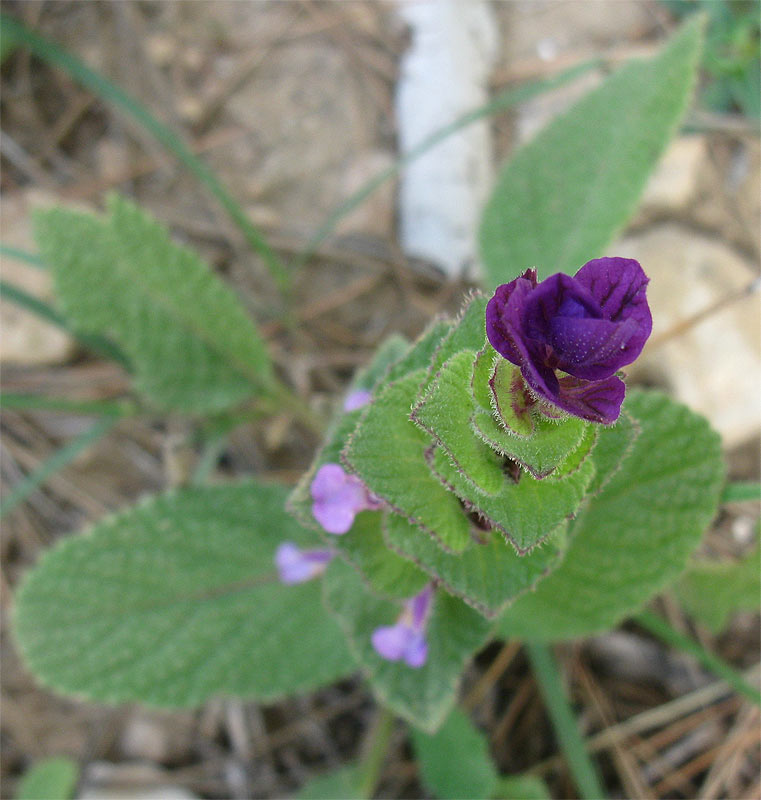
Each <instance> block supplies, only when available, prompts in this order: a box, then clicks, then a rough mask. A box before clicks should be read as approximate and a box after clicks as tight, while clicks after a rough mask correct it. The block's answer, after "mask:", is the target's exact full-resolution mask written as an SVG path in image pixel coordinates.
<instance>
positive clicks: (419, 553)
mask: <svg viewBox="0 0 761 800" xmlns="http://www.w3.org/2000/svg"><path fill="white" fill-rule="evenodd" d="M565 528H566V526H565V524H562V525H561V527H560V529H559V530H557V531H556V532H555V533H554V534H553V535H552V536H551V537H550V538H549V540H548V541H547V542H545V543H544V545H543V546H542V547H537V548H535V549H534V550H532V551H531V552H530V553H529V554H528V555H525V556H519V555H518V554H517V553H516V552H515V548H514V547H513V546H512V545H510V544H508V543H507V542H506V541H505V539H504V537H503V536H501V535H499V534H497V533H495V532H494V531H481V532H480V533H481V536H482V537H483V539H482V541H481V542H479V543H477V544H474V545H471V547H469V548H468V549H467V550H466V551H465V552H464V553H457V554H452V553H445V552H444V551H443V550H442V549H441V548H440V547H437V546H436V544H435V543H434V542H433V541H431V540H430V538H428V537H426V536H421V535H420V533H419V531H417V530H416V529H415V528H414V527H413V526H411V525H410V523H409V522H407V520H405V519H403V518H402V517H400V516H398V515H397V514H392V515H389V516H388V517H387V518H386V520H385V522H384V529H383V530H384V535H385V538H386V542H387V543H388V546H389V547H391V548H392V549H393V550H395V551H396V552H397V553H399V554H400V555H402V556H404V557H405V558H409V559H411V560H412V561H414V562H415V563H416V564H417V565H418V566H419V567H420V568H421V569H423V570H425V571H426V572H427V573H428V574H429V575H430V576H431V577H432V578H436V579H437V580H439V581H440V582H441V584H442V586H443V587H444V588H445V589H446V590H447V591H448V592H450V593H451V594H454V595H456V596H457V597H461V598H462V599H463V600H464V601H465V602H466V603H467V604H468V605H471V606H473V607H474V608H476V609H478V611H480V612H481V613H482V614H484V615H485V616H487V617H493V616H496V615H497V614H498V613H499V612H500V611H502V610H503V609H504V608H505V607H506V606H507V605H508V604H509V603H510V602H512V601H513V600H515V599H516V598H517V597H519V596H520V595H521V594H523V593H524V592H525V591H528V590H529V589H531V588H532V587H533V586H535V585H536V584H537V583H538V582H539V581H540V580H541V579H542V578H543V577H544V576H545V575H547V574H548V573H549V572H550V570H552V569H553V568H554V567H555V566H556V565H557V564H558V562H559V561H560V559H561V557H562V549H563V547H564V545H565V535H564V533H565Z"/></svg>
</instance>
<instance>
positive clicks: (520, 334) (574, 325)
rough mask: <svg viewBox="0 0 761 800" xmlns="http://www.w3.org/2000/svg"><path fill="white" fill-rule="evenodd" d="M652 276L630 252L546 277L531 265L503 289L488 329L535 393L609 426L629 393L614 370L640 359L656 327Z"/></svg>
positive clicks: (489, 312)
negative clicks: (573, 271)
mask: <svg viewBox="0 0 761 800" xmlns="http://www.w3.org/2000/svg"><path fill="white" fill-rule="evenodd" d="M648 280H649V279H648V278H647V276H646V275H645V273H644V272H643V271H642V267H641V266H640V265H639V263H638V262H637V261H635V260H634V259H631V258H597V259H595V260H593V261H589V262H587V263H586V264H585V265H584V266H583V267H582V268H581V269H580V270H579V271H578V272H577V273H576V275H574V276H573V277H570V276H569V275H564V274H562V273H558V274H556V275H551V276H550V277H549V278H546V279H545V280H543V281H542V282H541V283H538V282H537V276H536V270H533V269H530V270H527V271H526V272H524V273H523V275H521V276H520V277H519V278H516V279H515V280H514V281H511V282H510V283H505V284H503V285H502V286H500V287H498V288H497V291H496V292H495V294H494V297H492V299H491V300H490V301H489V304H488V305H487V307H486V334H487V336H488V338H489V341H490V342H491V345H492V347H494V349H495V350H496V351H497V352H498V353H500V354H501V355H503V356H504V357H505V358H506V359H507V360H508V361H510V362H512V363H513V364H515V365H516V366H518V367H520V370H521V374H522V375H523V378H524V380H525V381H526V383H527V385H528V386H529V388H530V389H531V390H532V391H533V392H534V394H535V395H537V396H538V397H540V398H542V399H544V400H548V401H549V402H550V403H552V404H553V405H555V406H557V407H558V408H560V409H562V410H563V411H567V412H568V413H569V414H573V415H575V416H577V417H582V418H583V419H587V420H590V421H592V422H601V423H605V424H610V423H613V422H615V421H616V420H617V419H618V415H619V413H620V410H621V403H622V402H623V399H624V393H625V387H624V383H623V381H622V380H621V379H620V378H618V377H616V375H615V373H616V372H617V371H618V370H619V369H621V367H623V366H625V365H627V364H631V362H632V361H634V359H636V358H637V356H638V355H639V354H640V353H641V352H642V348H643V346H644V344H645V342H646V341H647V338H648V336H649V335H650V331H651V329H652V318H651V316H650V309H649V307H648V304H647V298H646V297H645V290H646V287H647V283H648ZM555 370H559V371H561V372H562V373H565V374H564V375H561V376H558V375H556V373H555Z"/></svg>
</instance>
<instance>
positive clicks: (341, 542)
mask: <svg viewBox="0 0 761 800" xmlns="http://www.w3.org/2000/svg"><path fill="white" fill-rule="evenodd" d="M399 519H401V520H402V522H403V523H404V524H405V525H409V524H410V523H408V522H407V520H404V519H402V518H401V517H399ZM413 531H414V536H415V537H416V538H419V539H423V540H424V541H425V542H426V543H427V544H429V545H430V546H431V547H433V548H434V549H435V550H438V551H439V552H443V551H442V550H441V548H439V547H437V545H436V544H434V542H433V540H432V539H431V538H430V536H426V535H425V534H423V533H422V532H421V531H420V530H419V529H418V528H413ZM325 538H326V539H327V538H330V539H332V544H333V547H335V549H336V550H337V551H338V552H339V553H340V554H342V555H343V556H344V558H345V559H346V561H348V562H349V563H350V564H352V565H354V566H355V567H356V568H357V569H358V570H359V571H360V573H361V574H362V576H363V577H364V579H365V582H366V583H367V584H368V586H369V587H370V589H372V590H373V591H374V592H376V593H378V594H380V595H381V596H383V597H389V598H396V599H400V600H403V599H405V598H407V597H412V595H414V594H417V593H418V592H419V591H420V590H421V589H422V588H423V587H424V586H425V585H426V583H428V580H429V579H428V576H427V575H426V574H425V573H424V572H422V571H421V570H419V569H418V568H417V567H416V566H415V565H414V564H413V563H412V561H411V560H407V559H406V558H401V557H400V556H399V555H398V554H397V553H395V552H394V551H393V550H389V548H388V547H386V543H385V541H384V539H383V532H382V515H381V514H380V513H379V512H377V511H367V512H363V513H362V514H358V515H357V518H356V520H355V522H354V525H353V526H352V528H351V530H349V531H347V532H346V533H345V534H343V535H342V536H330V534H326V536H325Z"/></svg>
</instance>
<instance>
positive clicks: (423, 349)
mask: <svg viewBox="0 0 761 800" xmlns="http://www.w3.org/2000/svg"><path fill="white" fill-rule="evenodd" d="M453 325H454V323H453V322H451V320H447V319H434V320H433V322H431V323H430V325H428V327H427V328H426V329H425V330H424V331H423V332H422V333H421V334H420V336H419V337H418V338H417V340H416V341H415V342H414V343H413V344H412V346H411V347H410V349H409V350H408V351H407V352H406V353H405V354H404V356H403V357H402V358H400V359H399V361H397V362H396V363H395V364H393V365H392V366H391V368H390V369H389V371H388V373H387V375H386V381H387V382H388V383H391V382H392V381H396V380H399V378H403V377H405V375H409V374H410V372H415V371H416V370H419V369H426V370H427V369H428V367H429V366H430V364H431V360H432V359H433V354H434V353H435V352H436V350H437V348H438V347H439V346H440V345H441V342H442V339H444V337H445V336H446V335H447V334H448V333H449V332H450V331H451V330H452V328H453Z"/></svg>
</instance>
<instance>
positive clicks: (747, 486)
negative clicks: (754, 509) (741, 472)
mask: <svg viewBox="0 0 761 800" xmlns="http://www.w3.org/2000/svg"><path fill="white" fill-rule="evenodd" d="M747 500H761V483H759V482H758V481H732V482H731V483H728V484H727V485H726V486H725V487H724V491H723V492H722V493H721V502H722V505H723V504H724V503H743V502H745V501H747Z"/></svg>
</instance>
